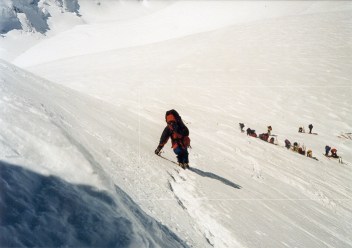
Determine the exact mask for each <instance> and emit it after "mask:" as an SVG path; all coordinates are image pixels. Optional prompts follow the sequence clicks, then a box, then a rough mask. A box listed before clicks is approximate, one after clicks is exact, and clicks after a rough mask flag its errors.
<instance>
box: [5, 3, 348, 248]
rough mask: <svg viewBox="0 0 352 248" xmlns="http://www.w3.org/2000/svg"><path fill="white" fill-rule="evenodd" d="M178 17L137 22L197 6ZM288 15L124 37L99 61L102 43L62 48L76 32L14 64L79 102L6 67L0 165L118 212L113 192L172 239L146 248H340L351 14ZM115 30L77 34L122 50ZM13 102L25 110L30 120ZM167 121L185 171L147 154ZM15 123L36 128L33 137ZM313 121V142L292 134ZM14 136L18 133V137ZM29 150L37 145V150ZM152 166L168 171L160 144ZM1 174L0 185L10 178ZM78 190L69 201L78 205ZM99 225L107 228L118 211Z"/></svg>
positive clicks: (314, 8) (344, 224) (328, 9)
mask: <svg viewBox="0 0 352 248" xmlns="http://www.w3.org/2000/svg"><path fill="white" fill-rule="evenodd" d="M212 3H213V4H214V2H212ZM184 4H185V5H184V8H183V7H182V2H180V3H178V4H176V5H174V8H173V7H172V6H169V8H166V9H163V10H162V11H160V12H158V13H155V15H154V14H152V15H150V16H149V17H148V18H151V19H153V18H155V20H157V22H148V25H150V29H152V28H153V27H154V28H155V29H158V28H159V27H160V26H159V24H160V23H162V22H163V21H164V20H165V19H164V18H166V17H165V16H164V15H163V13H164V11H171V12H174V13H178V12H179V11H180V10H185V12H187V11H186V10H188V9H189V8H191V9H197V6H198V7H199V6H203V5H202V3H194V2H188V1H187V2H186V3H184ZM197 4H200V5H197ZM258 4H259V5H255V4H253V3H251V4H249V5H244V8H248V9H249V10H251V8H254V9H256V8H257V9H259V10H260V9H261V7H260V6H262V2H260V3H258ZM302 4H303V5H302ZM344 4H345V5H344ZM186 6H187V8H186ZM267 6H269V7H275V8H274V9H273V11H272V13H284V12H282V8H284V7H285V4H284V3H282V4H281V5H280V8H279V6H278V5H267ZM225 7H226V8H228V7H229V6H228V5H227V6H224V5H221V4H220V5H216V8H218V9H217V11H216V13H218V14H219V13H220V12H221V13H224V12H226V8H225ZM286 7H287V9H291V12H290V13H287V12H286V13H285V14H282V15H279V16H272V18H261V17H260V15H257V16H256V15H254V16H252V17H251V18H250V19H251V20H247V21H243V22H236V23H235V24H236V25H233V24H234V22H232V21H229V20H227V21H223V22H222V23H223V24H221V25H218V24H219V23H221V21H219V22H217V21H218V20H219V19H216V18H215V21H214V23H212V24H206V25H204V29H200V28H199V26H198V27H195V26H192V25H190V26H191V27H189V29H187V32H183V33H182V32H179V31H176V32H170V33H168V34H167V35H166V36H165V37H168V38H167V39H166V38H162V39H160V36H159V35H157V34H159V33H158V32H156V33H155V34H154V35H153V34H151V35H150V38H152V40H153V42H151V40H150V39H149V37H148V36H147V37H146V38H145V37H144V36H134V35H131V36H130V37H124V39H123V41H122V43H117V44H114V45H112V43H111V46H110V47H109V46H108V47H107V48H106V50H108V51H106V52H99V51H101V47H100V44H103V43H104V39H103V38H102V40H101V42H102V43H99V42H97V43H96V42H94V41H96V40H95V37H93V38H92V39H91V41H92V42H91V44H88V42H87V44H84V45H83V46H82V47H83V49H82V50H81V52H78V53H77V54H73V53H72V51H74V50H70V49H68V48H69V44H70V42H71V41H72V40H71V37H72V36H71V35H74V36H75V37H76V38H74V40H75V39H76V40H77V41H82V40H83V36H82V33H81V31H80V30H79V29H76V30H75V31H72V32H67V33H66V34H61V35H60V36H58V37H57V39H56V38H55V37H54V38H53V39H51V40H50V41H49V40H48V42H50V43H46V42H44V43H43V44H39V45H38V46H37V47H35V48H33V50H31V51H28V53H24V54H23V56H21V57H19V60H18V61H20V60H21V61H23V62H25V63H26V65H27V66H30V65H31V66H30V67H27V69H28V70H30V71H32V72H34V73H36V74H39V75H41V76H42V77H45V78H47V79H49V80H51V81H53V82H56V83H59V84H61V85H63V86H65V87H69V88H71V89H73V90H74V91H72V90H69V89H67V88H65V87H62V86H58V85H55V84H52V83H50V82H47V81H45V80H42V79H38V78H36V77H35V76H33V75H31V74H28V73H26V72H24V71H22V70H20V69H18V68H16V67H14V66H10V65H8V64H6V63H5V62H3V63H2V67H1V74H0V75H1V76H2V84H1V85H2V89H3V90H2V104H1V106H3V107H2V114H1V116H5V117H1V125H2V126H1V129H2V130H9V131H6V132H4V134H1V135H2V140H3V142H2V146H3V149H2V151H4V152H3V154H1V157H2V158H3V159H2V160H3V161H6V163H11V164H17V165H21V166H22V167H25V168H27V169H30V170H32V171H35V172H36V173H39V174H40V175H43V174H44V175H55V176H56V177H60V180H64V182H65V184H66V182H68V183H70V184H75V185H76V184H88V185H90V186H92V187H94V188H97V189H100V190H104V192H106V194H107V195H109V197H111V198H112V199H113V200H114V202H117V204H119V203H120V202H121V201H120V200H119V199H121V198H123V199H125V198H124V196H125V193H123V194H121V192H120V191H118V192H116V190H115V189H114V188H115V185H116V186H118V187H119V188H121V189H122V190H123V191H124V192H126V194H128V196H129V197H131V199H132V201H133V202H135V204H137V205H138V206H139V207H140V208H141V209H143V211H145V213H146V214H147V215H149V216H151V217H152V218H154V219H155V220H156V221H157V222H159V223H162V224H163V225H164V228H167V229H163V228H161V229H162V230H165V232H164V234H165V236H163V237H164V238H161V240H158V241H155V243H157V244H159V245H160V246H161V247H165V246H168V245H170V246H171V245H175V246H180V245H188V246H191V247H211V246H213V247H317V248H318V247H351V246H352V239H351V236H350V232H351V229H352V226H351V224H350V223H351V220H352V203H351V192H352V188H351V186H352V185H351V182H350V178H351V176H352V167H351V166H352V165H351V162H352V152H351V150H352V149H351V146H352V143H351V139H349V138H348V135H347V134H346V133H351V130H352V126H351V123H352V115H351V110H350V106H351V104H352V101H351V100H350V99H351V97H350V96H351V95H352V88H351V84H350V82H351V76H350V73H349V72H350V71H351V69H352V68H351V67H352V66H351V61H352V60H351V53H350V51H351V44H350V41H349V39H348V37H351V30H352V29H351V26H352V25H351V24H352V19H351V15H350V11H349V8H350V3H344V2H338V3H336V5H334V4H332V3H331V2H330V3H327V2H314V3H310V4H309V5H306V3H302V2H298V3H294V2H290V3H289V6H288V5H286ZM292 8H293V9H294V10H295V11H292ZM166 13H167V12H166ZM189 16H191V15H189ZM214 16H216V15H215V14H214ZM145 17H146V16H144V17H143V18H145ZM274 17H275V18H274ZM143 18H142V19H143ZM174 18H175V20H177V18H176V17H174ZM221 18H223V17H221ZM221 18H220V20H221ZM258 20H260V21H258ZM133 21H136V22H138V18H136V20H127V21H126V22H125V24H124V25H125V27H131V26H128V25H129V23H131V22H133ZM166 21H170V19H166ZM152 23H154V25H155V26H153V25H152ZM122 24H123V22H122ZM175 25H176V24H175ZM212 25H214V26H212ZM217 25H218V26H217ZM112 26H114V24H111V23H110V22H107V23H106V24H105V25H104V24H100V25H88V26H85V27H84V30H85V31H87V32H88V33H90V34H95V33H96V32H101V33H102V34H103V33H104V31H105V32H106V37H115V40H118V37H117V36H118V34H119V32H118V31H117V32H116V33H112V31H111V29H112ZM143 27H146V26H143ZM207 27H211V28H208V29H207ZM283 27H284V28H283ZM214 29H215V30H214ZM126 30H127V29H126ZM137 30H138V29H137ZM148 30H149V29H148ZM160 30H162V29H159V32H160ZM182 30H183V29H182ZM120 31H121V30H120ZM204 31H207V32H204ZM125 32H126V33H124V32H122V34H128V32H127V31H125ZM132 33H133V32H132ZM176 33H178V34H177V35H174V34H176ZM171 34H172V35H171ZM66 35H67V36H66ZM173 35H174V36H173ZM136 37H137V38H139V40H138V46H127V47H126V46H124V45H121V44H123V43H124V42H125V44H128V42H129V41H131V42H132V43H131V44H133V42H134V41H136ZM85 39H86V38H85ZM107 43H109V41H107ZM48 44H50V46H49V45H48ZM134 45H137V44H134ZM53 47H54V48H55V49H53ZM90 47H91V50H88V48H90ZM56 48H57V49H56ZM36 49H37V50H36ZM54 50H55V51H54ZM34 51H36V52H34ZM39 51H40V53H41V54H44V55H48V56H39V57H40V60H41V61H39V60H38V59H37V58H38V57H35V56H34V54H35V53H36V54H38V53H39ZM57 51H60V53H58V52H57ZM32 52H33V53H32ZM92 52H96V53H92ZM31 53H32V55H31ZM82 54H84V55H83V56H74V57H71V56H73V55H82ZM45 61H47V62H45ZM49 61H50V62H49ZM44 62H45V63H44ZM37 63H43V64H40V65H36V64H37ZM19 64H20V63H19ZM3 75H5V76H3ZM28 78H30V79H28ZM13 81H15V82H16V84H10V82H13ZM11 85H13V86H11ZM32 85H36V86H35V87H32ZM43 85H44V86H43ZM8 95H13V97H12V98H10V99H8ZM88 95H89V96H90V97H89V96H88ZM91 97H94V98H91ZM16 99H21V100H20V101H17V100H16ZM24 99H31V100H30V101H29V102H35V104H34V105H35V108H34V107H32V108H33V109H34V110H35V111H31V110H30V109H31V107H30V106H32V105H31V104H29V103H26V101H25V100H24ZM17 102H19V103H20V106H19V107H17V108H15V107H14V106H16V103H17ZM32 104H33V103H32ZM41 104H43V105H41ZM23 106H26V107H23ZM171 108H175V109H177V110H178V111H179V112H180V114H181V115H182V117H183V119H184V120H185V122H186V123H187V124H188V127H189V129H190V132H191V139H192V146H193V149H192V150H191V151H190V160H191V169H190V170H186V171H183V170H181V169H179V168H178V167H177V166H176V165H174V164H173V163H171V162H170V161H167V160H165V159H162V158H159V157H156V156H155V155H154V154H153V150H154V149H155V148H156V146H157V144H158V139H159V137H160V134H161V131H162V129H163V128H164V113H165V111H166V110H168V109H171ZM22 109H25V110H26V111H24V112H25V113H23V110H22ZM37 112H39V113H41V115H43V116H42V117H40V118H39V117H38V115H39V114H38V113H37ZM41 115H39V116H41ZM44 117H45V118H44ZM21 119H22V120H32V119H33V120H35V121H34V122H33V123H35V125H28V123H31V122H28V121H21ZM238 122H244V123H245V124H246V126H247V127H248V126H249V127H251V128H254V129H256V130H257V133H261V132H265V131H266V126H267V125H272V126H273V133H274V134H276V135H278V136H277V141H278V144H279V145H278V146H274V145H270V144H268V143H265V142H263V141H260V140H258V139H254V138H249V137H248V136H246V135H245V134H243V133H241V132H239V129H238ZM51 123H53V124H54V125H52V124H51ZM309 123H313V125H314V129H313V131H314V132H317V133H318V135H308V134H299V133H298V132H297V129H298V127H299V126H301V125H304V126H305V127H306V129H307V125H308V124H309ZM18 126H20V128H18ZM27 126H28V127H29V128H28V131H27V128H25V127H27ZM38 127H40V128H38ZM17 129H20V130H26V132H24V135H21V136H19V135H18V136H17V135H15V134H16V133H17V131H16V130H17ZM28 132H29V133H32V135H28ZM341 134H345V135H344V136H345V137H342V138H341ZM53 135H54V136H53ZM55 135H58V136H57V137H55ZM23 136H24V137H27V138H26V139H24V140H23V141H22V139H21V137H23ZM338 136H340V137H338ZM37 137H40V138H39V141H38V139H37ZM286 138H288V139H289V140H291V142H292V143H293V142H294V141H297V142H299V143H301V144H305V146H306V147H307V148H309V149H312V150H313V155H314V156H316V157H317V158H318V159H319V161H316V160H313V159H309V158H307V157H303V156H301V155H298V154H297V153H293V152H291V151H288V150H286V149H285V148H284V147H283V141H284V139H286ZM43 140H45V142H44V141H43ZM38 142H41V144H43V145H40V146H39V147H36V146H35V145H34V146H33V144H36V143H38ZM55 142H59V144H55ZM51 143H54V145H53V144H51ZM327 144H329V145H331V146H333V147H336V148H337V149H338V153H339V154H340V155H342V157H343V160H344V161H345V163H344V164H339V163H338V162H337V161H336V160H334V159H327V158H325V157H324V156H323V155H322V152H323V151H324V147H325V145H327ZM41 147H46V148H48V149H47V150H48V151H49V152H48V151H44V152H43V151H42V149H41ZM63 147H65V149H63ZM49 148H50V149H49ZM63 151H64V153H62V154H60V152H63ZM58 153H59V155H56V154H58ZM50 154H55V156H56V157H54V159H51V158H50V157H51V156H50ZM163 156H165V157H166V158H168V159H170V160H172V161H175V157H174V154H173V153H172V151H171V149H170V148H169V144H167V145H166V146H165V148H164V153H163ZM36 165H38V166H36ZM4 166H5V169H4V170H5V171H8V170H9V169H8V168H11V167H13V165H9V164H5V165H4ZM81 168H82V169H81ZM70 170H71V171H70ZM81 170H83V171H82V173H81ZM18 174H23V173H18ZM25 174H27V172H26V173H25ZM73 188H74V189H71V187H69V192H71V194H82V195H83V196H85V194H86V193H85V191H84V190H83V191H84V192H82V193H81V191H79V189H77V187H76V186H74V187H73ZM6 192H12V191H6ZM76 192H78V193H76ZM88 195H91V194H89V193H88ZM104 195H105V193H104ZM121 195H122V196H121ZM89 197H90V196H87V197H86V198H88V200H89V201H91V199H89ZM104 199H106V198H104ZM122 202H124V201H123V200H122ZM100 203H101V202H100ZM104 204H106V203H104ZM130 205H132V206H133V208H132V209H134V204H128V205H127V207H130ZM123 206H124V207H126V205H123ZM97 209H98V212H101V209H105V205H104V207H100V206H97V207H96V208H94V209H92V210H90V211H89V212H91V213H95V211H96V210H97ZM118 209H119V208H118ZM126 211H127V212H129V211H128V210H126ZM118 212H119V211H118ZM132 212H133V210H132ZM107 214H109V215H110V214H111V216H114V217H116V216H117V213H116V211H112V212H108V213H107ZM59 216H61V215H59ZM55 217H56V218H58V216H55ZM27 220H29V219H27ZM28 222H30V221H28ZM131 222H132V223H134V224H135V225H137V226H139V227H140V228H141V232H143V230H144V231H145V232H147V230H148V229H149V227H148V228H146V229H143V223H144V224H145V223H146V222H142V224H141V225H138V224H137V223H138V221H137V220H136V219H135V218H131ZM43 225H44V224H43ZM103 225H104V224H103ZM2 226H3V224H2ZM106 226H107V229H108V230H110V228H109V226H108V225H107V224H106ZM153 226H154V225H153ZM154 227H155V230H157V229H158V228H159V227H160V226H158V225H157V226H154ZM16 230H17V229H16ZM15 232H16V231H15ZM87 233H88V234H89V231H87ZM87 233H85V234H87ZM173 233H174V234H173ZM145 235H146V236H147V237H149V236H148V232H147V234H145ZM143 237H144V236H143ZM172 238H174V240H173V241H170V240H172ZM132 239H133V240H136V242H140V240H138V239H136V238H135V237H134V236H133V237H132ZM179 239H181V240H182V241H180V240H179ZM150 240H154V239H153V238H150ZM166 240H168V241H167V242H166ZM166 244H167V245H166ZM142 246H147V245H146V244H145V243H143V245H142Z"/></svg>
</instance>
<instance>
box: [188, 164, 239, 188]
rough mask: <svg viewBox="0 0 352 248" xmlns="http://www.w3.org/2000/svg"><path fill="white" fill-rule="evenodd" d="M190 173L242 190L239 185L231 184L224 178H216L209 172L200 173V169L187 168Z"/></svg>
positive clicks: (216, 176)
mask: <svg viewBox="0 0 352 248" xmlns="http://www.w3.org/2000/svg"><path fill="white" fill-rule="evenodd" d="M189 170H190V171H193V172H194V173H197V174H198V175H200V176H202V177H209V178H211V179H215V180H218V181H220V182H222V183H223V184H226V185H228V186H230V187H233V188H235V189H240V188H242V187H241V186H240V185H238V184H235V183H233V182H231V181H230V180H228V179H226V178H223V177H221V176H218V175H216V174H214V173H211V172H207V171H202V170H200V169H196V168H193V167H190V168H189Z"/></svg>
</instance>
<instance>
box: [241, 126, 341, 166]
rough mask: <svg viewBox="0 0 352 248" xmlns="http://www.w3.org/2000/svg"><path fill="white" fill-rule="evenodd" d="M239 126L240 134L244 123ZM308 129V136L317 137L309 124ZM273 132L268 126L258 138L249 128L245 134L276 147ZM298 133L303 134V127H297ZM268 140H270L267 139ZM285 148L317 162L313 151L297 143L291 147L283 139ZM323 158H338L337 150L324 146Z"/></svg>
mask: <svg viewBox="0 0 352 248" xmlns="http://www.w3.org/2000/svg"><path fill="white" fill-rule="evenodd" d="M239 125H240V129H241V132H243V133H244V132H245V131H244V127H245V125H244V123H239ZM308 128H309V134H315V135H317V133H312V130H313V125H312V124H309V126H308ZM272 130H273V128H272V127H271V126H268V130H267V132H266V133H262V134H259V136H258V135H257V134H256V133H255V130H253V129H250V128H247V129H246V132H247V135H248V136H251V137H254V138H259V139H261V140H263V141H266V142H269V143H270V144H274V145H278V142H276V144H275V138H274V137H276V135H271V131H272ZM298 132H299V133H305V130H304V127H299V128H298ZM270 136H274V137H270ZM269 138H270V139H269ZM285 147H286V148H287V149H290V148H291V147H292V149H291V150H292V151H294V152H297V153H299V154H301V155H303V156H305V155H307V157H309V158H313V159H315V160H318V159H317V158H316V157H313V151H312V150H310V149H309V150H308V151H306V147H305V146H304V145H302V146H300V145H299V144H298V143H297V142H294V143H293V146H291V142H290V141H289V140H288V139H285ZM329 152H331V155H329ZM325 156H326V157H333V158H340V159H341V157H339V156H338V155H337V149H336V148H332V149H331V147H330V146H328V145H327V146H325ZM339 162H342V159H341V160H339Z"/></svg>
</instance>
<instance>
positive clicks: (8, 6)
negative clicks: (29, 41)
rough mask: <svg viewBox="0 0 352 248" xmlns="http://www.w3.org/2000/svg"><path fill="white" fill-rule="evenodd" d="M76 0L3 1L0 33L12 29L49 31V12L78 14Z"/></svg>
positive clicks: (0, 5) (0, 10)
mask: <svg viewBox="0 0 352 248" xmlns="http://www.w3.org/2000/svg"><path fill="white" fill-rule="evenodd" d="M79 8H80V6H79V4H78V0H41V1H39V0H31V1H21V0H4V1H2V3H1V4H0V12H1V14H2V16H1V18H0V33H2V34H4V33H7V32H9V31H11V30H13V29H22V30H24V31H29V32H40V33H45V32H46V31H48V30H49V28H50V27H49V22H48V19H49V17H51V12H53V11H59V12H61V13H64V12H71V13H75V14H78V13H79Z"/></svg>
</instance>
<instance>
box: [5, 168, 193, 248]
mask: <svg viewBox="0 0 352 248" xmlns="http://www.w3.org/2000/svg"><path fill="white" fill-rule="evenodd" d="M115 187H116V192H117V194H118V195H117V196H115V198H113V197H112V196H111V195H109V193H108V192H105V191H98V190H97V189H95V188H93V187H91V186H87V185H74V184H71V183H68V182H66V181H64V180H62V179H60V178H58V177H55V176H44V175H40V174H37V173H35V172H33V171H29V170H27V169H24V168H22V167H19V166H17V165H13V164H9V163H7V162H4V161H0V244H1V247H34V246H36V247H58V246H71V247H82V246H85V247H87V246H90V247H92V246H93V247H146V246H149V247H158V246H160V247H187V245H186V244H185V243H184V242H183V241H182V240H181V239H180V238H178V237H177V236H176V234H174V233H173V232H172V231H171V230H169V229H168V228H167V227H166V226H164V225H162V224H160V223H159V222H157V221H155V220H154V219H152V218H151V217H150V216H148V215H147V214H146V213H144V212H143V210H142V209H141V208H140V207H139V206H138V205H137V204H136V203H135V202H133V200H132V199H131V198H130V197H129V196H128V195H127V194H126V193H125V192H124V191H123V190H122V189H120V188H119V187H118V186H116V185H115Z"/></svg>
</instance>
